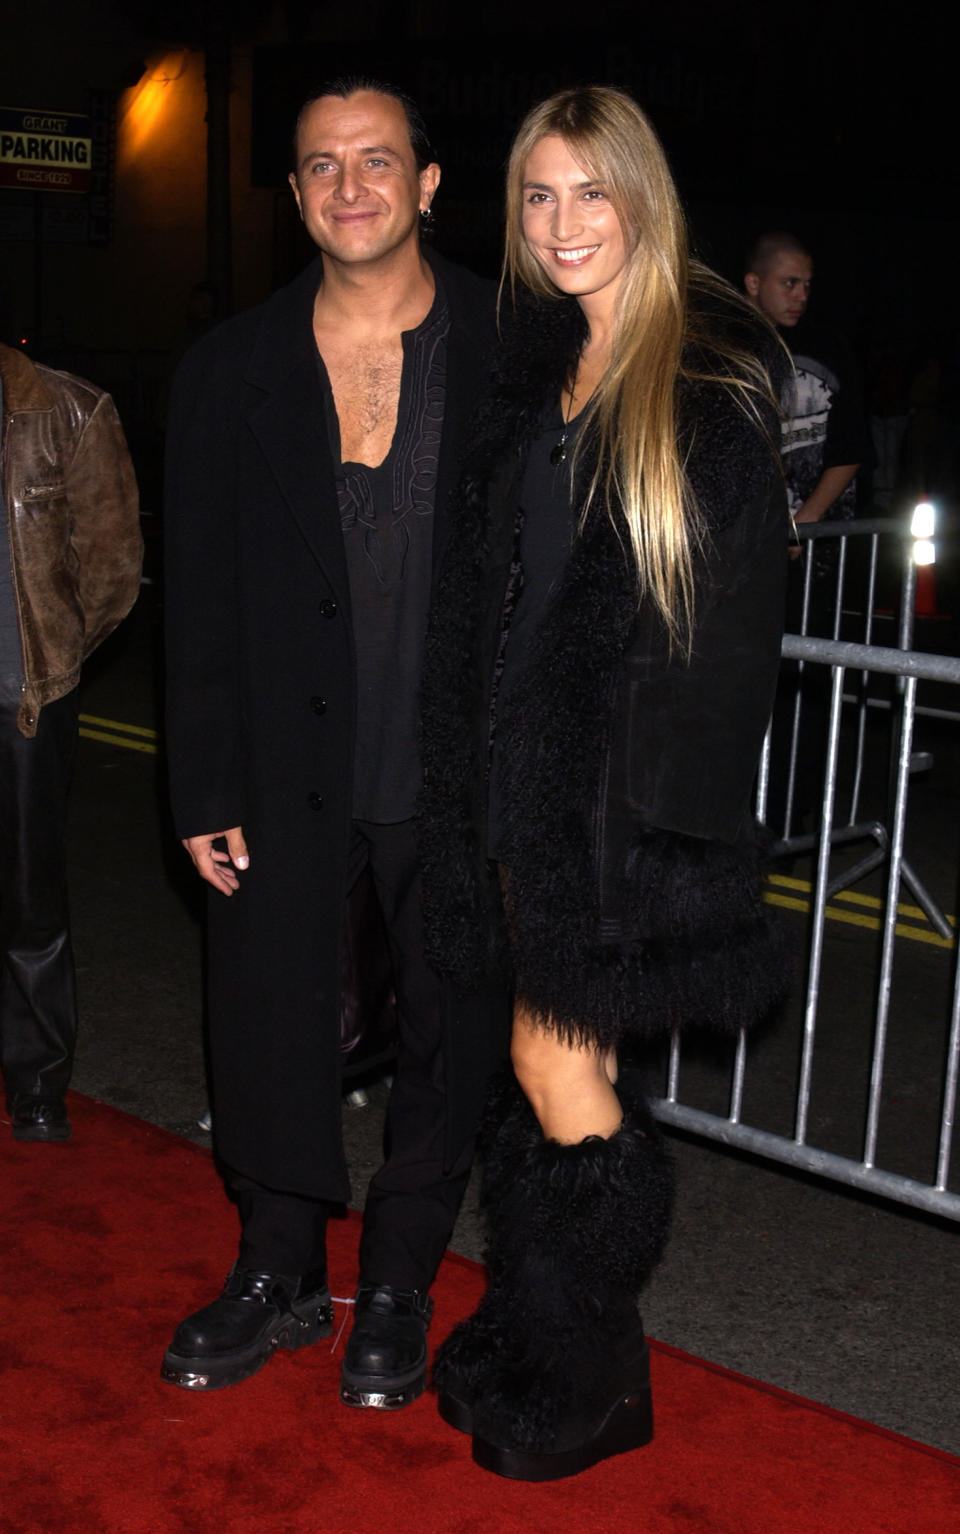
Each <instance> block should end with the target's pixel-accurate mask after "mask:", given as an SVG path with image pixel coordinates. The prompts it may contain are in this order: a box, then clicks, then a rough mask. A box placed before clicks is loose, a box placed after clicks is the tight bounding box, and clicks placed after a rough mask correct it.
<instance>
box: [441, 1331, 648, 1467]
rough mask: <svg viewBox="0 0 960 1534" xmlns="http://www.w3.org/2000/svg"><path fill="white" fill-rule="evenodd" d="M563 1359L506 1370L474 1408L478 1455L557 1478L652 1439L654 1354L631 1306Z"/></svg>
mask: <svg viewBox="0 0 960 1534" xmlns="http://www.w3.org/2000/svg"><path fill="white" fill-rule="evenodd" d="M580 1340H581V1346H580V1347H579V1348H578V1347H576V1345H574V1346H572V1347H571V1349H570V1350H569V1351H568V1352H567V1354H566V1355H565V1356H564V1357H560V1358H555V1359H554V1358H547V1359H544V1358H540V1359H535V1360H531V1361H530V1364H529V1366H528V1367H524V1366H522V1365H520V1364H519V1363H518V1364H517V1365H515V1366H514V1367H512V1368H511V1367H503V1368H502V1369H500V1370H498V1371H497V1372H496V1373H495V1375H493V1376H492V1377H491V1378H490V1379H489V1380H488V1382H487V1390H486V1392H485V1394H484V1395H483V1396H481V1397H480V1398H479V1399H478V1400H476V1401H475V1402H474V1403H473V1405H472V1408H471V1413H470V1415H471V1420H472V1423H473V1458H474V1460H475V1461H476V1463H477V1464H478V1465H480V1466H481V1468H482V1469H484V1470H492V1471H493V1472H494V1474H496V1475H503V1476H508V1477H510V1478H511V1479H513V1480H520V1481H557V1480H560V1479H561V1478H562V1477H564V1476H570V1475H579V1473H580V1471H581V1470H588V1469H589V1468H590V1466H591V1465H596V1464H599V1462H600V1461H601V1460H604V1459H610V1458H611V1457H612V1456H613V1455H615V1454H626V1453H627V1452H628V1451H629V1450H631V1449H640V1448H643V1446H644V1444H648V1443H649V1442H650V1440H651V1439H652V1437H653V1402H652V1398H651V1393H650V1354H649V1350H648V1348H647V1342H646V1338H645V1337H644V1335H643V1325H642V1322H641V1320H640V1316H639V1314H638V1313H637V1309H636V1306H635V1305H634V1304H632V1303H631V1302H629V1301H625V1302H624V1303H623V1305H619V1306H615V1307H613V1308H612V1310H608V1312H607V1314H606V1315H604V1316H603V1317H602V1318H600V1317H598V1319H597V1321H596V1322H595V1324H594V1325H593V1327H588V1329H587V1330H586V1332H585V1333H584V1334H583V1336H582V1338H581V1339H580Z"/></svg>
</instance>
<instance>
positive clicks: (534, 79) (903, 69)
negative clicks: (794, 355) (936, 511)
mask: <svg viewBox="0 0 960 1534" xmlns="http://www.w3.org/2000/svg"><path fill="white" fill-rule="evenodd" d="M943 17H944V12H943V11H942V10H941V9H940V8H938V7H935V6H934V5H933V4H931V3H930V0H920V3H918V4H913V5H907V4H895V3H887V4H882V3H878V4H875V5H872V6H871V5H865V4H854V3H851V0H839V3H836V4H830V3H828V0H809V3H808V4H806V5H805V6H804V7H803V8H802V9H785V8H783V7H781V6H778V5H775V4H773V3H772V0H768V3H759V0H740V3H731V4H726V5H717V4H712V3H707V0H669V3H667V0H663V3H660V4H644V3H642V0H641V3H631V4H625V3H620V0H596V3H593V4H583V3H572V0H555V3H553V4H549V5H547V4H533V3H531V0H491V3H488V4H485V5H484V6H483V7H482V8H479V9H477V10H471V9H470V8H468V7H466V6H462V5H461V6H454V5H450V4H448V3H446V0H389V3H388V0H353V3H350V4H331V3H327V4H316V3H309V0H286V3H284V0H274V3H272V4H268V3H257V0H237V3H234V4H228V3H227V0H206V3H205V4H193V5H191V4H185V3H182V0H172V3H168V4H159V3H153V4H150V3H148V4H136V3H133V0H103V3H101V4H98V5H92V4H80V5H73V6H71V5H68V4H67V3H65V0H36V3H35V4H34V5H32V6H31V7H30V8H29V11H28V12H26V11H22V12H19V13H17V15H15V16H13V17H11V18H9V20H8V22H7V24H6V25H5V29H4V30H5V47H4V49H3V52H2V55H0V107H4V106H6V107H25V106H29V107H39V108H43V109H45V110H59V111H72V112H85V111H88V110H90V106H91V103H96V104H97V105H98V109H99V110H101V111H102V110H103V108H104V103H106V104H107V109H108V111H109V112H111V113H112V114H113V128H112V131H111V136H110V141H109V146H108V147H109V158H110V167H109V172H108V173H107V174H106V176H105V178H104V181H103V186H102V192H103V195H102V196H101V197H100V199H99V201H98V202H97V206H96V210H95V209H94V200H93V199H87V198H84V197H80V196H73V197H71V196H68V195H63V194H60V195H59V196H58V195H56V194H50V193H39V194H38V193H34V192H24V191H18V190H12V189H10V188H9V187H3V186H0V262H2V267H0V270H2V282H0V333H3V334H4V335H6V337H7V338H8V339H12V340H13V341H14V342H16V343H18V344H24V345H25V346H26V347H27V349H28V350H29V351H30V352H31V353H32V354H33V355H34V356H36V357H38V358H41V359H45V360H48V361H51V362H53V363H55V364H57V365H60V366H64V367H67V368H71V369H72V370H74V371H77V372H79V373H81V374H83V375H85V376H88V377H92V378H93V379H94V380H95V381H97V382H100V383H102V384H103V385H104V386H106V387H108V388H110V389H111V392H113V393H114V395H115V397H116V399H117V401H118V404H119V406H120V409H121V414H122V415H123V418H124V422H125V424H126V426H127V430H128V434H129V435H130V438H131V441H132V444H133V447H134V451H135V454H136V457H137V462H138V467H139V469H140V474H141V480H142V484H143V489H144V495H145V500H146V501H147V502H148V503H149V504H151V505H152V506H156V504H157V502H158V499H159V475H158V470H157V465H158V463H159V459H160V452H161V448H162V435H163V421H164V409H165V397H166V389H167V385H168V382H169V376H170V373H171V372H172V369H173V366H174V365H175V363H176V360H177V358H178V357H179V355H180V354H181V353H182V351H183V349H184V347H185V346H186V345H187V344H189V342H190V340H191V339H192V338H193V337H194V336H195V335H196V334H197V333H198V332H199V331H200V330H202V329H203V328H205V327H206V325H208V324H209V323H210V322H211V320H212V319H215V318H218V317H220V316H221V315H223V314H226V313H229V312H231V310H233V309H237V308H245V307H247V306H248V305H250V304H252V303H256V302H259V301H260V300H262V299H263V298H264V297H266V296H267V294H268V293H269V292H271V291H272V290H273V289H274V288H275V287H277V286H278V285H280V284H281V283H282V282H284V281H286V280H288V279H289V278H290V277H291V276H292V275H293V274H294V273H295V272H296V271H297V270H299V268H300V267H301V266H302V264H303V263H304V261H305V260H307V259H308V258H309V256H310V255H311V254H312V247H310V245H309V243H308V241H307V240H306V237H305V236H304V235H303V233H302V230H301V227H300V224H299V221H298V219H297V218H296V216H295V210H294V206H293V201H292V198H291V196H290V193H289V189H288V187H287V185H286V173H287V171H288V169H289V160H290V150H289V143H290V129H291V125H292V121H293V118H294V116H295V112H296V109H297V106H298V105H299V102H300V100H301V99H302V98H303V96H304V95H305V94H307V93H308V92H309V91H310V90H311V89H312V88H314V87H315V86H316V84H317V82H318V81H320V80H322V79H324V78H329V77H330V76H331V75H335V74H338V73H350V72H365V73H370V74H374V75H379V76H382V77H384V78H387V79H391V80H394V81H396V82H397V83H399V84H400V85H402V86H404V87H405V88H406V89H408V90H409V91H410V92H411V94H413V95H414V97H415V98H416V99H417V100H418V101H419V102H420V104H421V106H422V108H423V110H424V113H425V116H426V118H427V121H428V124H429V126H430V128H431V131H432V133H433V137H434V141H435V144H436V148H437V152H438V156H439V159H440V161H441V164H442V167H443V183H442V186H441V189H440V193H439V195H438V198H437V202H436V207H435V211H436V216H437V228H436V232H435V235H434V238H435V240H436V243H437V244H438V245H439V246H440V248H441V249H443V250H444V251H445V252H446V253H447V254H448V255H450V256H452V257H454V258H455V259H458V260H461V261H463V262H465V263H466V264H468V265H470V266H472V267H474V268H475V269H476V270H479V271H482V272H485V273H488V274H495V273H496V271H497V269H498V266H499V256H500V245H501V211H500V210H501V183H502V172H503V164H504V159H505V155H506V151H507V147H508V145H509V142H510V138H511V135H512V133H513V130H514V129H515V127H516V124H517V122H518V120H519V118H520V117H521V116H522V114H523V112H524V110H525V109H526V108H527V107H528V106H529V105H530V104H531V103H533V102H535V101H537V100H540V99H542V98H543V97H544V96H545V95H547V94H549V93H550V92H551V91H552V90H554V89H556V88H557V87H559V86H563V85H567V84H570V83H574V82H577V81H606V82H611V83H616V84H620V85H623V86H625V87H626V88H628V89H629V90H630V91H631V92H632V93H633V94H634V95H635V96H636V98H637V99H638V100H639V101H640V103H641V104H642V105H643V106H644V107H645V109H646V110H647V112H648V113H649V115H650V117H651V118H652V120H653V122H654V125H655V126H656V128H657V130H658V131H659V133H660V136H661V138H662V140H663V142H664V145H665V147H666V149H667V153H668V155H669V158H670V160H671V163H672V165H673V168H674V171H675V174H676V178H677V181H678V184H679V187H680V191H681V196H682V198H683V201H684V204H685V206H686V208H687V212H688V215H689V220H690V226H691V233H692V240H693V245H694V249H695V250H696V252H697V253H698V254H699V255H701V256H702V257H703V258H704V259H705V260H707V261H708V262H709V263H710V264H711V265H713V266H715V267H716V268H717V269H718V270H719V271H721V272H722V273H723V274H724V275H725V276H727V277H729V278H730V280H731V281H733V282H735V283H737V284H739V283H740V281H741V278H742V273H743V265H744V252H745V250H746V248H747V247H748V245H749V243H750V242H751V240H752V238H754V237H755V236H756V234H757V233H759V232H760V231H762V230H763V229H765V228H767V229H768V228H771V227H774V228H786V229H789V230H792V231H793V232H795V233H796V234H798V235H799V236H800V238H801V239H802V240H803V241H804V242H805V243H806V244H808V246H809V247H810V249H811V250H812V252H813V254H814V258H815V287H814V294H813V299H812V304H811V311H810V312H811V315H812V316H814V317H815V318H817V319H819V320H823V321H827V322H830V323H833V324H834V325H836V326H837V327H838V328H840V329H842V330H843V331H844V332H845V334H846V335H847V337H848V338H849V339H850V340H851V342H852V343H853V345H854V347H855V349H856V352H857V354H858V356H859V358H860V362H861V365H862V367H863V370H864V375H865V381H866V387H867V399H868V405H869V409H870V412H871V414H874V415H877V414H879V415H880V416H887V417H891V416H892V417H898V418H902V419H903V420H904V421H906V422H907V427H906V431H905V435H904V439H903V440H904V444H905V445H904V455H905V466H904V472H903V476H902V479H903V483H902V485H901V486H900V487H899V488H900V491H901V492H902V494H901V501H902V502H903V503H904V504H905V503H906V501H907V500H908V499H909V498H911V497H913V498H915V497H916V496H917V495H918V494H921V493H923V494H933V495H935V496H938V497H939V499H940V500H941V501H943V502H945V503H951V502H953V501H954V500H955V498H956V482H957V477H958V476H957V465H956V458H957V451H956V437H957V432H956V427H957V417H958V399H960V383H958V314H957V296H956V295H957V288H956V282H955V277H954V264H955V252H956V247H957V233H958V222H960V219H958V212H957V204H956V197H955V191H954V188H955V183H956V176H955V171H954V155H955V139H956V134H955V130H954V126H953V120H952V119H953V113H954V101H953V98H954V93H955V83H954V68H953V54H952V50H951V49H950V47H949V46H948V43H947V38H946V35H945V30H944V25H945V24H944V20H943ZM95 212H96V217H95V216H94V213H95ZM861 478H862V481H863V483H862V493H861V502H862V506H864V507H869V506H870V505H872V496H873V490H872V487H871V485H870V483H869V481H868V480H867V478H866V477H865V476H861ZM885 504H889V502H886V503H885Z"/></svg>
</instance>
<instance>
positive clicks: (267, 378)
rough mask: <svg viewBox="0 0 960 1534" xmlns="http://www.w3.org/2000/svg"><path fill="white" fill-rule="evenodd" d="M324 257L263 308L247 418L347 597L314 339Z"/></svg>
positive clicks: (301, 524) (300, 522) (308, 537)
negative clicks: (253, 392) (254, 392)
mask: <svg viewBox="0 0 960 1534" xmlns="http://www.w3.org/2000/svg"><path fill="white" fill-rule="evenodd" d="M321 277H322V266H321V262H320V260H319V258H318V259H317V260H316V261H314V262H312V263H311V265H310V266H309V267H308V268H307V269H306V271H305V272H303V273H302V274H301V276H300V277H298V278H296V279H295V280H294V281H293V282H292V283H290V284H289V286H287V287H286V288H283V289H281V291H280V292H279V293H276V294H275V295H274V297H273V298H272V299H271V300H270V301H269V302H268V303H267V304H266V305H265V306H264V310H263V322H262V324H261V327H260V334H259V336H258V338H257V344H256V346H255V348H254V350H253V354H252V356H251V359H250V363H249V366H248V370H247V382H248V383H250V384H253V385H254V386H255V387H256V388H257V390H259V391H261V398H259V399H258V400H256V402H255V403H254V404H253V405H252V406H251V408H250V411H249V413H248V417H247V420H248V424H249V427H250V430H251V432H252V433H253V435H254V437H255V438H256V440H257V442H258V444H259V446H260V449H261V451H262V453H263V455H264V457H265V459H266V460H267V463H268V464H269V465H270V469H271V471H272V473H273V476H274V478H275V479H276V482H277V485H278V486H279V489H280V491H281V494H282V496H283V500H284V502H285V504H286V506H287V507H288V509H289V511H290V514H291V516H292V517H293V519H294V521H295V522H296V524H297V526H298V528H299V530H300V533H301V535H302V537H303V540H304V542H305V543H306V545H307V547H308V548H309V549H310V551H311V553H312V554H313V556H314V558H315V559H316V561H317V563H318V564H319V565H320V567H321V568H322V570H323V571H324V574H325V575H326V577H327V579H328V580H329V582H330V584H331V586H332V587H333V589H334V591H335V592H336V594H337V596H338V597H339V598H340V599H341V600H342V601H344V602H349V582H348V577H347V566H346V557H345V554H344V549H343V535H342V533H341V529H340V517H339V512H338V508H337V491H336V482H335V479H334V465H333V457H332V454H331V452H330V442H329V438H328V435H327V425H326V415H325V402H324V393H323V388H322V385H321V381H320V370H319V367H318V364H317V353H316V347H315V344H314V339H313V300H314V296H315V294H316V290H317V285H318V283H319V282H320V280H321Z"/></svg>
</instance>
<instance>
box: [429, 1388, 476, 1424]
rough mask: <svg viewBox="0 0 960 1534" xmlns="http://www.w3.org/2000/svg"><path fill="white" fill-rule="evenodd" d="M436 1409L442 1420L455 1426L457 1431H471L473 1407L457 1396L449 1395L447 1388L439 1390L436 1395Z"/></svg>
mask: <svg viewBox="0 0 960 1534" xmlns="http://www.w3.org/2000/svg"><path fill="white" fill-rule="evenodd" d="M437 1411H438V1412H439V1413H440V1415H441V1417H442V1418H443V1420H444V1422H446V1423H447V1424H448V1425H449V1426H450V1427H454V1428H456V1430H457V1432H458V1433H472V1432H473V1408H472V1407H471V1406H468V1405H467V1403H466V1401H461V1400H460V1398H459V1397H458V1396H454V1395H451V1394H450V1392H449V1391H448V1390H441V1391H440V1394H439V1395H438V1396H437Z"/></svg>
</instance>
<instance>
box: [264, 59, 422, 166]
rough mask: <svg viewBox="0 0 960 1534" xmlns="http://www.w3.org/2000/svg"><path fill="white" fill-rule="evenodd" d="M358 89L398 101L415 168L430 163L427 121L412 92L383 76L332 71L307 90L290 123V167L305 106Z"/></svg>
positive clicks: (351, 92) (340, 96) (294, 154)
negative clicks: (293, 121)
mask: <svg viewBox="0 0 960 1534" xmlns="http://www.w3.org/2000/svg"><path fill="white" fill-rule="evenodd" d="M358 91H373V93H374V94H375V95H377V96H390V97H392V99H393V100H394V101H399V103H400V105H401V106H402V107H403V115H404V117H405V118H406V120H407V130H408V132H409V134H410V147H411V148H412V150H413V157H414V159H415V160H416V162H417V170H418V172H419V171H422V170H426V168H427V166H428V165H433V164H434V162H435V161H436V158H437V157H436V154H435V153H434V149H433V145H432V144H431V142H430V135H429V133H428V132H427V125H426V123H425V122H424V120H423V114H422V112H421V111H420V108H419V107H418V106H417V103H416V102H415V101H414V99H413V97H412V96H408V95H407V93H406V91H402V90H401V89H400V87H399V86H398V85H391V84H390V83H389V81H386V80H375V79H372V78H371V77H370V76H369V75H336V76H335V77H334V78H333V79H331V80H324V81H322V82H321V84H320V85H318V86H317V89H316V90H315V91H311V93H310V95H309V96H308V97H307V98H306V100H305V101H304V102H303V104H302V106H301V108H300V110H299V112H298V113H297V120H296V122H295V123H294V126H293V157H294V170H296V168H297V167H296V158H297V139H298V138H299V136H300V125H301V123H302V122H303V118H304V114H305V113H306V112H307V111H308V109H309V108H310V107H312V106H313V104H314V102H315V101H322V100H323V98H324V97H325V96H339V98H340V99H341V101H346V99H347V97H348V96H355V95H356V93H357V92H358Z"/></svg>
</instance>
